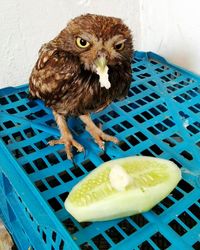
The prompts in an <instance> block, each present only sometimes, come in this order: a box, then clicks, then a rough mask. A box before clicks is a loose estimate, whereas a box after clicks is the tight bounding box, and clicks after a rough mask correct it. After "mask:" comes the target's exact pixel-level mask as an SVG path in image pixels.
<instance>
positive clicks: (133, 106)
mask: <svg viewBox="0 0 200 250" xmlns="http://www.w3.org/2000/svg"><path fill="white" fill-rule="evenodd" d="M137 102H138V104H139V105H144V104H146V103H145V102H144V101H142V100H141V101H140V100H139V101H137ZM138 104H136V103H135V102H131V103H129V104H128V106H129V107H131V108H132V109H133V110H135V109H137V108H139V105H138Z"/></svg>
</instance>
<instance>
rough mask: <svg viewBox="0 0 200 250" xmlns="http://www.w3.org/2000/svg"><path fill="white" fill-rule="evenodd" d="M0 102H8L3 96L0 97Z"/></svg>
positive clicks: (2, 103)
mask: <svg viewBox="0 0 200 250" xmlns="http://www.w3.org/2000/svg"><path fill="white" fill-rule="evenodd" d="M0 104H1V105H7V104H8V101H7V99H6V98H5V97H1V98H0Z"/></svg>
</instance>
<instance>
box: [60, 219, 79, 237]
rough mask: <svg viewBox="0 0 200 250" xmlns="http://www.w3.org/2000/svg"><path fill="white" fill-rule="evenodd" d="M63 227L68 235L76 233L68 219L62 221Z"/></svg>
mask: <svg viewBox="0 0 200 250" xmlns="http://www.w3.org/2000/svg"><path fill="white" fill-rule="evenodd" d="M63 225H64V226H65V227H66V228H67V230H68V231H69V233H70V234H74V233H76V232H77V231H78V228H77V227H76V226H75V224H74V222H73V221H72V220H71V219H70V218H68V219H66V220H64V221H63Z"/></svg>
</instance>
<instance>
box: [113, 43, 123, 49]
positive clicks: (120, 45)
mask: <svg viewBox="0 0 200 250" xmlns="http://www.w3.org/2000/svg"><path fill="white" fill-rule="evenodd" d="M124 46H125V44H124V42H123V43H117V44H115V46H114V48H115V49H116V50H123V48H124Z"/></svg>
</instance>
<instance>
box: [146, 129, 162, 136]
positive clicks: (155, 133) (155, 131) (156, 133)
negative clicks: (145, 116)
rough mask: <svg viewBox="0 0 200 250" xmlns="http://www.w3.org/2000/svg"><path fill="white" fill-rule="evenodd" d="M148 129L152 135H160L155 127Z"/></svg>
mask: <svg viewBox="0 0 200 250" xmlns="http://www.w3.org/2000/svg"><path fill="white" fill-rule="evenodd" d="M147 129H148V130H149V131H150V132H151V133H152V134H154V135H158V134H160V132H159V131H158V130H157V129H155V128H154V127H148V128H147Z"/></svg>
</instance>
